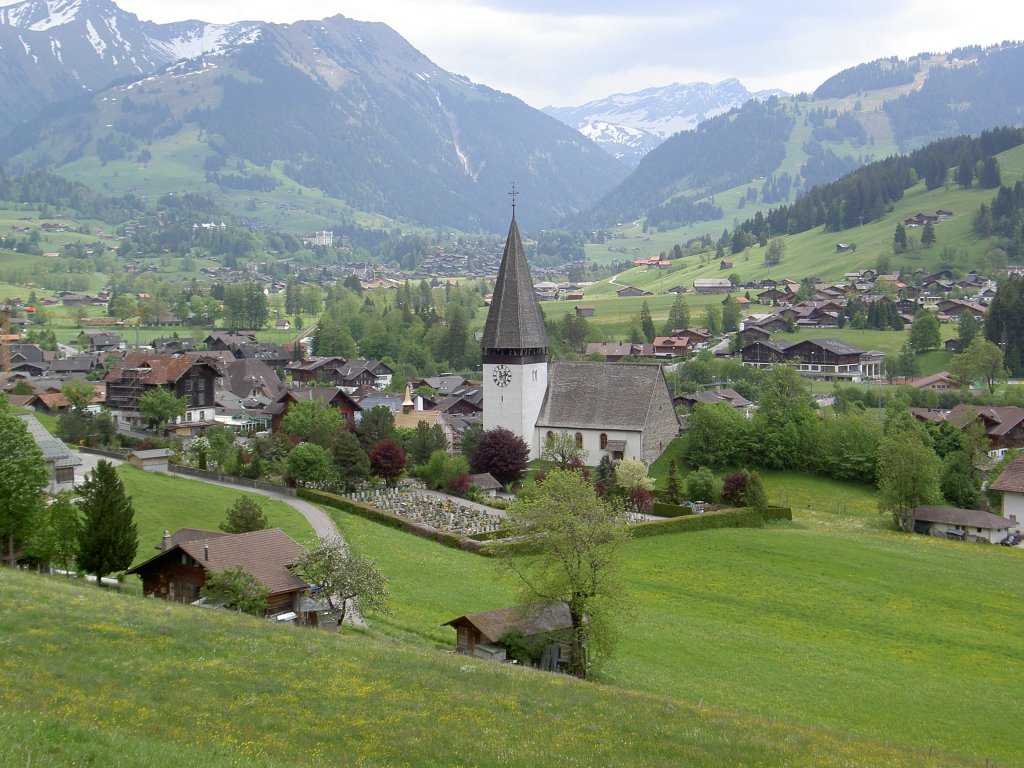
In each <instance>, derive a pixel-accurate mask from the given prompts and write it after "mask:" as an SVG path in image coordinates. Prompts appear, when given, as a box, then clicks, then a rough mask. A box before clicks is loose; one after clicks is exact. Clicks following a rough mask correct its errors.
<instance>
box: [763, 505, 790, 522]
mask: <svg viewBox="0 0 1024 768" xmlns="http://www.w3.org/2000/svg"><path fill="white" fill-rule="evenodd" d="M762 514H763V517H764V519H765V520H769V521H771V520H792V519H793V510H792V509H790V508H789V507H768V508H766V509H765V511H764V512H763V513H762Z"/></svg>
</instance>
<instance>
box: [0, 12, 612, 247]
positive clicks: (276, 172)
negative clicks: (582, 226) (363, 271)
mask: <svg viewBox="0 0 1024 768" xmlns="http://www.w3.org/2000/svg"><path fill="white" fill-rule="evenodd" d="M61 106H67V105H61ZM55 111H56V110H55V109H50V110H49V114H48V115H47V116H46V119H43V120H37V121H35V122H34V123H32V124H29V125H26V126H23V127H22V128H21V129H20V130H19V131H17V132H16V133H15V134H13V135H12V136H11V137H9V141H7V142H5V145H6V146H5V152H6V155H7V157H8V158H9V159H10V162H11V166H12V167H13V168H29V167H31V168H39V167H49V168H52V169H54V170H56V171H57V172H62V169H65V170H70V166H71V165H72V164H74V163H76V162H78V161H79V160H83V161H84V160H86V159H88V158H89V157H98V158H99V159H100V161H101V162H103V163H111V165H110V167H109V170H108V172H107V174H106V176H105V177H104V176H103V175H102V173H101V174H100V175H99V176H96V175H94V179H103V183H110V184H113V183H117V184H123V183H124V181H123V180H124V178H125V177H124V173H123V172H124V171H125V170H129V171H130V169H125V168H124V166H123V165H121V166H117V167H116V168H115V165H116V163H117V162H119V161H125V160H133V161H135V163H134V164H135V165H138V164H140V163H143V164H144V163H146V162H148V157H149V156H150V155H152V154H155V153H156V152H157V145H159V144H160V143H161V142H164V143H165V144H166V143H167V142H171V141H173V142H178V143H183V142H188V143H190V144H192V145H193V149H192V151H191V152H190V153H187V154H185V155H184V157H183V158H182V159H181V163H182V166H187V171H188V174H189V175H190V177H191V178H192V179H193V180H194V181H195V183H196V184H198V185H200V186H202V185H207V186H206V188H207V189H209V190H210V191H215V190H216V189H217V188H218V187H219V188H227V189H244V190H252V191H262V192H266V191H269V190H272V189H273V188H274V187H275V186H277V185H279V184H281V183H282V176H285V177H287V178H290V179H293V180H294V181H296V182H299V183H300V184H303V185H306V186H308V187H312V188H318V189H320V190H323V191H324V192H326V193H328V194H330V195H333V196H335V197H338V198H341V199H344V200H345V201H346V202H347V203H348V204H349V205H352V206H354V207H355V208H358V209H360V210H365V211H372V212H377V213H382V214H385V215H387V216H390V217H394V218H398V219H403V220H406V221H411V222H416V223H419V224H423V225H427V226H451V227H456V228H459V229H464V230H468V231H475V230H478V229H485V230H491V231H499V230H501V229H502V228H503V227H504V226H505V225H507V218H508V205H507V195H506V193H507V192H508V189H509V183H510V182H511V181H515V182H516V183H517V185H518V186H519V188H520V189H521V190H522V192H523V196H522V197H521V198H520V202H521V205H522V209H521V210H522V214H523V220H524V221H529V222H530V226H531V227H533V226H537V227H542V226H546V225H549V224H552V223H554V222H555V221H557V220H558V219H559V218H560V217H563V216H566V215H571V214H572V213H574V212H576V211H578V210H580V209H581V208H583V207H585V206H586V205H589V204H591V203H592V202H593V201H594V200H595V199H596V198H597V196H598V195H599V194H601V193H603V192H604V191H607V190H608V189H609V188H611V187H612V186H613V185H614V184H615V183H616V182H617V181H618V180H619V179H621V178H622V177H623V176H624V175H625V170H624V169H623V168H622V166H621V165H620V164H619V163H617V162H616V161H615V160H614V159H613V158H611V157H609V156H607V155H606V154H605V153H603V152H601V151H600V150H599V149H598V148H597V147H596V146H594V144H592V143H591V142H590V141H588V140H587V139H586V138H584V137H582V136H580V134H578V133H577V132H575V131H573V130H572V129H570V128H568V127H567V126H564V125H562V124H561V123H559V122H558V121H557V120H555V119H553V118H550V117H547V116H545V115H543V114H541V113H539V112H537V111H536V110H533V109H531V108H530V107H528V106H527V105H526V104H524V103H523V102H522V101H520V100H518V99H516V98H514V97H512V96H509V95H507V94H503V93H499V92H497V91H493V90H491V89H489V88H486V87H485V86H481V85H476V84H474V83H472V82H470V81H468V80H466V79H465V78H462V77H458V76H455V75H452V74H450V73H448V72H446V71H444V70H443V69H441V68H439V67H438V66H437V65H435V64H434V63H433V62H431V61H430V60H429V59H428V58H426V57H425V56H423V55H422V54H421V53H419V52H418V51H417V50H416V49H414V48H413V47H412V46H411V45H409V44H408V43H407V42H406V41H405V40H404V39H403V38H402V37H400V36H399V35H398V34H397V33H396V32H394V31H393V30H391V29H390V28H389V27H387V26H385V25H383V24H369V23H363V22H357V21H352V20H349V19H346V18H344V17H342V16H335V17H333V18H330V19H324V20H322V21H317V22H298V23H295V24H290V25H273V24H269V25H265V26H263V27H262V28H261V29H260V30H259V35H258V37H257V36H253V38H252V39H248V40H247V41H246V43H245V44H238V45H231V46H227V47H224V48H223V49H222V50H221V51H220V52H219V53H218V54H216V55H208V56H204V57H201V58H197V59H190V60H188V61H186V62H182V63H179V64H177V65H174V66H173V67H172V68H170V69H168V70H167V71H165V72H163V73H161V74H158V75H153V76H150V77H149V78H145V79H144V81H139V82H137V83H129V84H127V85H119V86H116V87H113V88H111V89H108V90H105V91H101V92H99V93H97V94H96V96H95V97H94V98H92V99H89V100H83V99H81V98H79V99H78V103H77V105H76V107H75V109H74V111H73V113H71V114H64V115H62V116H55V115H54V114H53V113H54V112H55ZM67 111H71V110H70V108H68V109H67ZM147 153H149V154H147ZM184 170H185V168H183V167H179V168H178V169H177V171H179V172H180V171H184ZM134 173H136V174H137V175H136V177H135V178H133V181H135V183H136V185H137V186H139V187H140V188H141V190H143V191H145V190H146V184H147V183H148V182H147V179H149V178H151V177H152V176H153V171H144V172H138V171H136V172H134ZM115 176H116V177H117V178H118V179H119V181H117V182H113V179H114V178H115ZM190 183H191V182H190Z"/></svg>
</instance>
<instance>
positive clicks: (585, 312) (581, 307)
mask: <svg viewBox="0 0 1024 768" xmlns="http://www.w3.org/2000/svg"><path fill="white" fill-rule="evenodd" d="M593 316H594V307H593V305H591V304H577V305H576V317H593Z"/></svg>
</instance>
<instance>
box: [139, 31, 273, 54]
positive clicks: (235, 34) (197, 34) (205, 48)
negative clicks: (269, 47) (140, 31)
mask: <svg viewBox="0 0 1024 768" xmlns="http://www.w3.org/2000/svg"><path fill="white" fill-rule="evenodd" d="M259 39H260V30H259V27H255V26H254V27H250V28H248V29H245V28H242V29H239V28H238V25H236V24H203V25H202V26H199V27H196V28H195V29H193V30H191V31H190V32H187V33H186V34H184V35H181V36H179V37H176V38H174V39H172V40H168V41H167V42H165V43H162V42H159V41H156V40H154V41H153V44H154V45H155V46H156V47H157V48H160V49H161V50H163V51H165V52H166V53H167V54H168V55H169V56H170V57H171V58H172V59H175V60H177V59H194V58H196V57H198V56H202V55H203V54H204V53H216V52H218V51H220V50H223V49H224V48H225V47H226V46H228V45H232V44H238V45H248V44H250V43H254V42H256V41H257V40H259Z"/></svg>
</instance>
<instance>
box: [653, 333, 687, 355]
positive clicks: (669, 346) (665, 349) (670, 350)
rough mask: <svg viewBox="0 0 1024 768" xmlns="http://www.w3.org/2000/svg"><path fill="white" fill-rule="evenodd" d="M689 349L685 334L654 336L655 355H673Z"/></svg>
mask: <svg viewBox="0 0 1024 768" xmlns="http://www.w3.org/2000/svg"><path fill="white" fill-rule="evenodd" d="M689 351H690V339H688V338H686V337H685V336H684V337H682V338H676V337H673V336H656V337H655V339H654V355H655V357H675V356H677V355H685V354H686V353H687V352H689Z"/></svg>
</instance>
